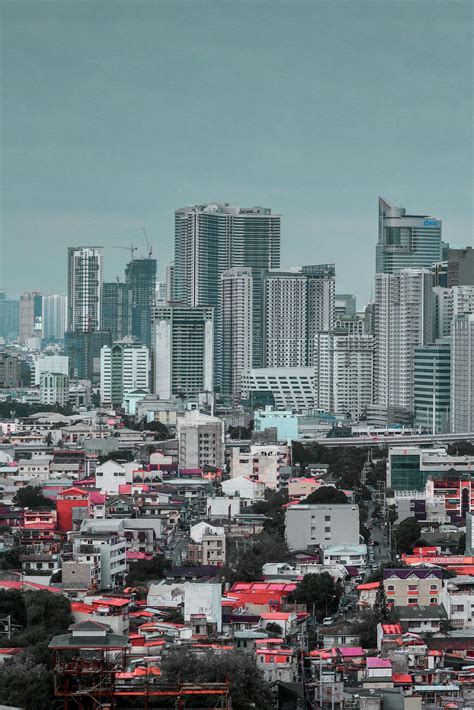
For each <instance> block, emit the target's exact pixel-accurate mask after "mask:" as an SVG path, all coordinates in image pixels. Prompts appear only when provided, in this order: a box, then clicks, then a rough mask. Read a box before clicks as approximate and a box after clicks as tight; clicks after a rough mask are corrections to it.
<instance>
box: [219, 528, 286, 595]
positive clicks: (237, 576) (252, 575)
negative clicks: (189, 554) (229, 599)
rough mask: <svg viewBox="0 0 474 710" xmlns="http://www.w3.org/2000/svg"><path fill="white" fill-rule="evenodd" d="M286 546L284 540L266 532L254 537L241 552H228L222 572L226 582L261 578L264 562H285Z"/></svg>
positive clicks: (250, 580) (249, 580)
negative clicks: (248, 545) (249, 544)
mask: <svg viewBox="0 0 474 710" xmlns="http://www.w3.org/2000/svg"><path fill="white" fill-rule="evenodd" d="M287 559H288V546H287V544H286V542H285V540H284V539H282V538H280V537H277V536H275V535H272V534H271V533H268V532H265V531H264V532H261V533H259V534H258V535H255V536H254V537H253V539H252V541H251V546H250V547H248V548H247V549H245V550H244V551H243V552H237V553H233V551H232V548H231V549H230V550H229V558H228V564H227V566H226V567H225V568H224V569H223V570H222V573H223V577H224V578H225V580H226V582H229V583H230V584H233V583H234V582H254V581H255V580H257V579H260V577H261V576H262V567H263V565H264V564H265V562H285V561H286V560H287Z"/></svg>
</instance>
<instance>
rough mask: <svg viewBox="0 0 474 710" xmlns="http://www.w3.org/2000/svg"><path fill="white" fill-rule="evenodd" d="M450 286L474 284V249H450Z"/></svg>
mask: <svg viewBox="0 0 474 710" xmlns="http://www.w3.org/2000/svg"><path fill="white" fill-rule="evenodd" d="M448 286H474V249H473V248H472V247H465V249H450V250H449V251H448Z"/></svg>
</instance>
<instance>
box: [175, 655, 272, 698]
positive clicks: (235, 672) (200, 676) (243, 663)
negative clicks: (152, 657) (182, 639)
mask: <svg viewBox="0 0 474 710" xmlns="http://www.w3.org/2000/svg"><path fill="white" fill-rule="evenodd" d="M161 672H162V674H163V679H164V681H165V682H168V683H173V684H175V683H177V682H179V681H180V682H182V683H183V682H184V683H223V682H225V681H226V680H227V679H228V680H229V685H230V694H231V697H232V709H233V710H248V708H250V707H255V708H258V709H259V710H271V708H272V707H273V705H272V696H271V693H270V688H269V686H268V685H267V683H265V681H264V680H263V677H262V675H261V673H260V671H259V670H258V668H257V666H256V663H255V658H254V657H253V656H252V655H251V654H247V653H243V654H241V655H239V654H236V653H234V652H229V651H225V652H219V653H217V652H215V651H208V652H207V653H205V654H201V653H197V652H196V651H189V650H188V649H184V648H175V649H171V650H170V652H169V653H167V654H166V656H163V660H162V664H161Z"/></svg>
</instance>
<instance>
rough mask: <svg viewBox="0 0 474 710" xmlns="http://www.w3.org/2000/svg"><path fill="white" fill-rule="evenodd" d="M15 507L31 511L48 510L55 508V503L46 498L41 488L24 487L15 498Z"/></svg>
mask: <svg viewBox="0 0 474 710" xmlns="http://www.w3.org/2000/svg"><path fill="white" fill-rule="evenodd" d="M13 505H17V506H18V507H20V508H30V509H31V510H48V509H50V508H54V507H55V506H54V501H53V500H51V499H50V498H46V496H45V495H43V491H42V490H41V488H40V487H39V486H24V487H23V488H19V489H18V491H17V492H16V493H15V497H14V498H13Z"/></svg>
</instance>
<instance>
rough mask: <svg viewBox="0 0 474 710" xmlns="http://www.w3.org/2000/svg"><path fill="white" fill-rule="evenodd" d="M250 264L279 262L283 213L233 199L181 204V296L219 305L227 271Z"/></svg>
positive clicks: (177, 274) (177, 292)
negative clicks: (233, 203)
mask: <svg viewBox="0 0 474 710" xmlns="http://www.w3.org/2000/svg"><path fill="white" fill-rule="evenodd" d="M246 266H249V267H252V268H255V269H275V268H279V266H280V216H279V215H274V214H272V212H271V209H269V208H267V207H249V208H243V207H233V206H231V205H230V204H228V203H224V204H203V205H194V206H192V207H183V208H182V209H178V210H176V213H175V260H174V299H175V300H176V301H179V302H181V303H183V304H184V305H187V306H214V307H215V308H217V305H218V301H219V279H220V276H221V274H222V272H223V271H226V270H227V269H231V268H233V267H246Z"/></svg>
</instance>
